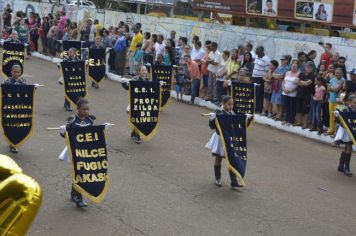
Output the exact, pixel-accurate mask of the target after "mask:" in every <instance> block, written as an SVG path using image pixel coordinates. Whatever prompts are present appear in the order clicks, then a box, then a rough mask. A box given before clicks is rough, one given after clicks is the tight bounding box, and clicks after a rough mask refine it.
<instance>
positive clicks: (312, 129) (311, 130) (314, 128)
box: [309, 126, 318, 132]
mask: <svg viewBox="0 0 356 236" xmlns="http://www.w3.org/2000/svg"><path fill="white" fill-rule="evenodd" d="M309 131H310V132H313V131H318V128H317V127H315V126H313V128H311V129H310V130H309Z"/></svg>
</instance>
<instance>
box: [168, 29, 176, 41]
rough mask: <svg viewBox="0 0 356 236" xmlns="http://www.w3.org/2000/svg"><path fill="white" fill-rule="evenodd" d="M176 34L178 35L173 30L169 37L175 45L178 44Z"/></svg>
mask: <svg viewBox="0 0 356 236" xmlns="http://www.w3.org/2000/svg"><path fill="white" fill-rule="evenodd" d="M176 34H177V33H176V31H175V30H172V31H171V33H170V37H169V39H172V40H173V41H174V43H175V44H176V43H177V39H176Z"/></svg>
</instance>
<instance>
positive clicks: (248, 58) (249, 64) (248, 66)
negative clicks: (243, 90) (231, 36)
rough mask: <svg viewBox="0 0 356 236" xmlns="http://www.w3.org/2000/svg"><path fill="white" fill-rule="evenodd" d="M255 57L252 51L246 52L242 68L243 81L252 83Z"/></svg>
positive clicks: (241, 80)
mask: <svg viewBox="0 0 356 236" xmlns="http://www.w3.org/2000/svg"><path fill="white" fill-rule="evenodd" d="M253 67H254V63H253V58H252V54H251V53H250V52H245V54H244V59H243V63H242V65H241V69H240V73H239V75H240V82H243V83H251V80H252V72H253Z"/></svg>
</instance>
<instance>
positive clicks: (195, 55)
mask: <svg viewBox="0 0 356 236" xmlns="http://www.w3.org/2000/svg"><path fill="white" fill-rule="evenodd" d="M204 54H205V52H204V49H203V48H202V47H201V42H200V41H197V42H195V44H194V47H193V49H192V52H191V58H192V60H193V61H195V62H196V63H198V65H200V64H201V60H202V59H203V57H204Z"/></svg>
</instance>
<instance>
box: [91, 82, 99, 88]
mask: <svg viewBox="0 0 356 236" xmlns="http://www.w3.org/2000/svg"><path fill="white" fill-rule="evenodd" d="M91 86H92V87H93V88H96V89H98V88H99V85H98V84H96V83H92V84H91Z"/></svg>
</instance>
